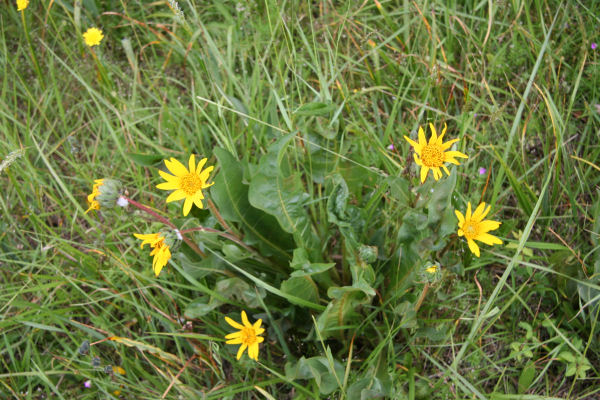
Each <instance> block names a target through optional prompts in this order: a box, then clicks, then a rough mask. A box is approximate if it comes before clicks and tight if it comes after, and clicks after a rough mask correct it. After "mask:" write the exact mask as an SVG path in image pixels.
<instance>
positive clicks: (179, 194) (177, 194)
mask: <svg viewBox="0 0 600 400" xmlns="http://www.w3.org/2000/svg"><path fill="white" fill-rule="evenodd" d="M185 197H186V194H185V192H184V191H183V190H181V189H180V190H176V191H174V192H173V193H171V194H170V195H169V196H168V197H167V200H166V201H167V203H170V202H172V201H179V200H182V199H185Z"/></svg>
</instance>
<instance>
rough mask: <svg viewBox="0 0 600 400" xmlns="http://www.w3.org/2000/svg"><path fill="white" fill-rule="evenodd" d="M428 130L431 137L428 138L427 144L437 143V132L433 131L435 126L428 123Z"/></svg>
mask: <svg viewBox="0 0 600 400" xmlns="http://www.w3.org/2000/svg"><path fill="white" fill-rule="evenodd" d="M429 129H431V137H430V138H429V144H434V143H435V142H437V132H436V131H435V126H433V124H432V123H431V122H430V123H429Z"/></svg>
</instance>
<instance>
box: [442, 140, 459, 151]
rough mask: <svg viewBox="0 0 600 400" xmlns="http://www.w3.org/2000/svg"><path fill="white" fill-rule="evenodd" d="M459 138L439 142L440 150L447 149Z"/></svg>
mask: <svg viewBox="0 0 600 400" xmlns="http://www.w3.org/2000/svg"><path fill="white" fill-rule="evenodd" d="M458 140H459V139H452V140H448V141H447V142H446V143H441V146H442V151H446V150H448V149H449V148H450V147H452V145H453V144H454V143H456V142H458Z"/></svg>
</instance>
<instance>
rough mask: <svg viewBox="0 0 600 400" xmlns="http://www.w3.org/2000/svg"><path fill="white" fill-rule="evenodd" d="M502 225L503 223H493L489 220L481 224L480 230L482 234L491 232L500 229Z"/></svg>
mask: <svg viewBox="0 0 600 400" xmlns="http://www.w3.org/2000/svg"><path fill="white" fill-rule="evenodd" d="M500 224H501V223H500V222H498V221H491V220H489V219H488V220H485V221H481V222H480V223H479V229H480V231H481V232H489V231H493V230H496V229H498V228H499V227H500Z"/></svg>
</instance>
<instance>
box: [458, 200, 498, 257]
mask: <svg viewBox="0 0 600 400" xmlns="http://www.w3.org/2000/svg"><path fill="white" fill-rule="evenodd" d="M491 208H492V206H488V208H487V209H486V208H485V203H481V204H480V205H479V206H478V207H477V208H476V209H475V212H474V213H473V215H471V203H470V202H469V203H467V214H466V215H462V213H461V212H460V211H458V210H455V211H454V213H455V214H456V218H458V236H464V237H466V238H467V244H468V245H469V249H470V250H471V252H472V253H473V254H475V255H476V256H477V257H479V246H477V243H475V240H479V241H480V242H483V243H485V244H489V245H490V246H493V245H495V244H502V240H500V239H498V238H497V237H496V236H493V235H490V234H489V233H487V232H489V231H493V230H495V229H498V227H499V226H500V222H498V221H492V220H484V218H485V216H486V215H487V214H488V213H489V212H490V209H491Z"/></svg>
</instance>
